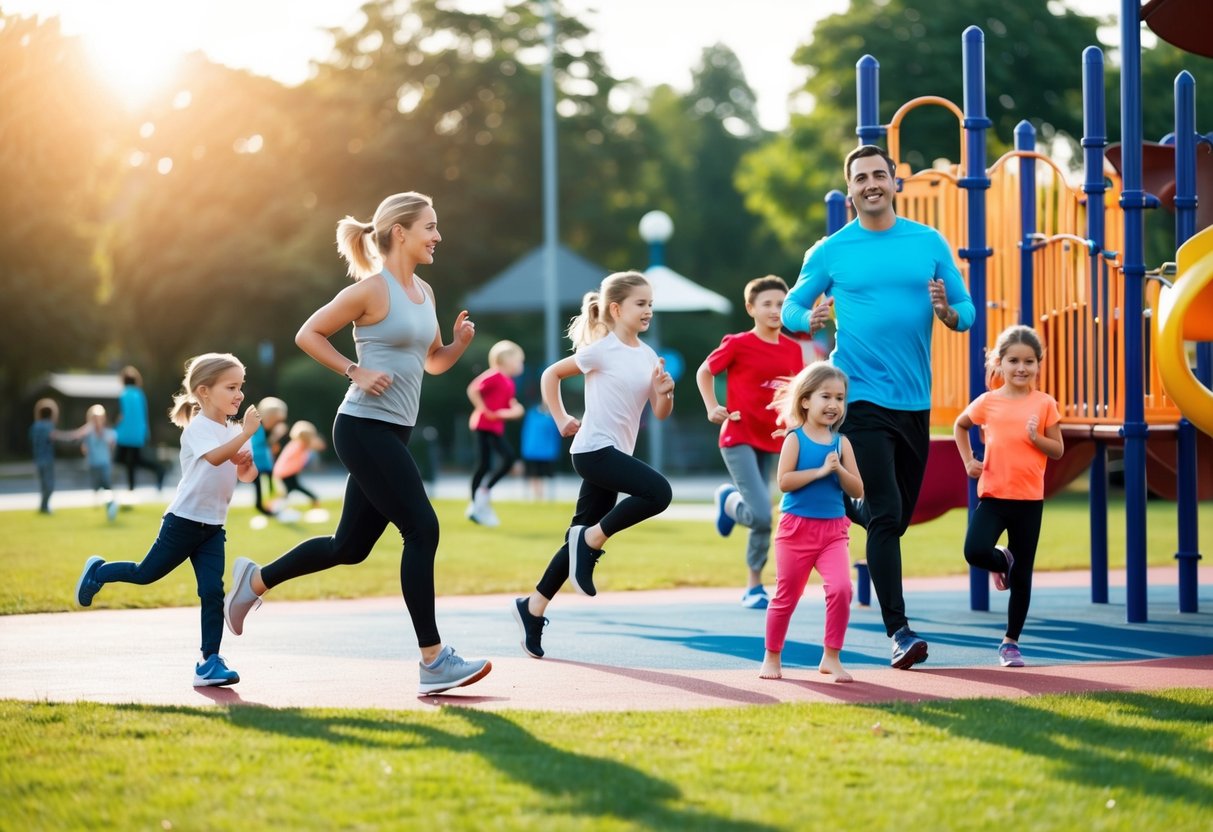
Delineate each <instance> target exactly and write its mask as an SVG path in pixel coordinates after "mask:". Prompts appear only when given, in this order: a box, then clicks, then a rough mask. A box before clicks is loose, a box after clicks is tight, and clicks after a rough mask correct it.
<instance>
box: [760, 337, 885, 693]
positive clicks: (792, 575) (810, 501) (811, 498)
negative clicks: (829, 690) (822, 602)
mask: <svg viewBox="0 0 1213 832" xmlns="http://www.w3.org/2000/svg"><path fill="white" fill-rule="evenodd" d="M775 401H776V404H777V405H778V406H779V407H780V409H781V411H782V414H783V424H785V425H786V426H787V433H786V435H785V436H784V440H783V448H782V450H781V451H780V452H779V469H778V477H779V490H780V491H782V492H783V502H782V503H780V511H781V512H782V516H781V517H780V518H779V528H778V531H776V533H775V570H776V583H775V598H774V599H773V600H772V601H771V605H770V606H769V607H768V608H767V636H766V657H765V658H764V659H763V661H762V671H761V672H760V673H759V676H761V677H762V678H763V679H779V678H782V676H783V672H782V666H781V664H780V658H779V657H780V653H782V652H783V642H784V639H785V638H786V637H787V634H788V623H789V622H790V620H791V618H792V613H793V612H795V611H796V604H797V603H799V602H800V596H801V595H803V594H804V588H805V585H806V584H807V583H808V581H809V572H810V571H811V570H812V569H814V568H816V569H817V572H818V574H820V575H821V577H822V580H823V582H824V583H825V594H826V628H825V630H826V632H825V642H824V647H825V649H824V652H823V655H822V659H821V664H820V665H818V667H817V669H818V670H819V671H820V672H822V673H825V674H827V675H830V676H833V677H834V681H836V682H850V681H852V679H851V674H849V673H847V671H846V669H845V668H843V666H842V662H841V661H839V658H838V653H839V651H840V650H842V642H843V638H844V637H845V636H846V632H847V622H848V621H849V620H850V617H851V578H850V566H851V560H850V557H849V555H848V549H847V544H848V535H847V529H848V528H849V527H850V525H851V521H849V520H848V519H847V518H846V515H845V513H844V512H843V503H842V494H843V492H844V491H845V492H846V493H847V495H848V496H850V497H851V498H852V499H855V500H858V499H861V498H862V497H863V480H861V479H860V478H859V471H858V469H857V468H856V467H855V454H854V453H853V452H852V450H851V443H850V442H849V441H847V438H846V437H845V436H842V435H840V434H839V433H838V426H839V425H840V424H842V419H843V416H845V415H846V409H847V376H846V373H844V372H843V371H842V370H839V369H838V368H836V367H833V366H831V365H830V364H828V363H826V362H824V361H818V362H815V363H813V364H810V365H809V366H807V367H805V368H804V369H803V370H801V371H800V373H799V374H797V376H796V377H795V378H794V379H793V380H792V382H791V383H790V384H788V385H787V386H786V387H784V388H783V389H782V390H780V391H779V393H777V394H776V399H775Z"/></svg>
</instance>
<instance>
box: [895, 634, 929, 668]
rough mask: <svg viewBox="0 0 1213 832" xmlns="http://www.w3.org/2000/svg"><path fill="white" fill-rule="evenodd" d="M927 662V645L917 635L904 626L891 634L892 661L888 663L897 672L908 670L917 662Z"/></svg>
mask: <svg viewBox="0 0 1213 832" xmlns="http://www.w3.org/2000/svg"><path fill="white" fill-rule="evenodd" d="M926 660H927V643H926V642H925V641H923V640H922V639H920V638H919V637H918V634H917V633H915V632H914V631H913V630H911V629H910V628H909V626H908V625H907V626H904V627H902V628H901V629H900V630H898V631H897V632H895V633H893V660H892V661H891V662H890V664H891V665H893V667H895V668H897V669H898V670H909V669H910V668H911V667H913V666H914V665H916V664H918V663H919V662H925V661H926Z"/></svg>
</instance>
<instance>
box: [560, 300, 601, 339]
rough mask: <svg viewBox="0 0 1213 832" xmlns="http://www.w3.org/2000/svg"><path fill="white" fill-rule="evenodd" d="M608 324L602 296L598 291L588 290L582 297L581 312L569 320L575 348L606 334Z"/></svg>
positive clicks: (569, 333)
mask: <svg viewBox="0 0 1213 832" xmlns="http://www.w3.org/2000/svg"><path fill="white" fill-rule="evenodd" d="M606 330H607V325H606V323H605V322H604V321H603V320H602V296H601V295H599V294H598V293H597V292H586V293H585V297H584V298H582V299H581V314H579V315H578V316H577V317H575V318H573V320H572V321H570V322H569V330H568V335H569V340H570V341H572V342H573V349H577V348H579V347H584V346H585V345H586V344H590V343H592V342H594V341H597V340H598V339H599V338H601V337H602V336H603V335H606Z"/></svg>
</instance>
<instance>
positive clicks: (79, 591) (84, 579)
mask: <svg viewBox="0 0 1213 832" xmlns="http://www.w3.org/2000/svg"><path fill="white" fill-rule="evenodd" d="M103 563H105V561H104V560H103V559H102V558H100V557H98V556H97V555H93V556H92V557H91V558H89V559H88V560H86V561H85V562H84V571H82V572H81V573H80V578H79V579H78V580H77V581H76V603H77V604H79V605H80V606H82V607H87V606H90V605H92V603H93V596H94V595H96V594H97V593H98V592H100V591H101V584H100V583H98V582H97V580H96V578H94V577H93V576H94V575H96V574H97V569H98V568H99V567H100V566H101V564H103Z"/></svg>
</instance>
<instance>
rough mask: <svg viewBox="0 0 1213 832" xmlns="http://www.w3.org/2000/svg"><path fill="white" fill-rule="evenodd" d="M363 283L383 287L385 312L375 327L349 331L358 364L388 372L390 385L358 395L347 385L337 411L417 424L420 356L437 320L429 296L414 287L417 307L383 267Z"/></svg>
mask: <svg viewBox="0 0 1213 832" xmlns="http://www.w3.org/2000/svg"><path fill="white" fill-rule="evenodd" d="M366 279H367V280H375V279H381V280H383V281H384V282H385V283H386V284H387V292H388V311H387V315H385V316H384V318H383V320H382V321H379V322H378V323H374V324H370V325H369V326H355V327H354V346H355V348H356V349H357V351H358V366H360V367H366V368H367V369H368V370H379V371H380V372H383V373H391V375H392V383H391V384H389V385H388V388H387V390H385V391H384V393H383V395H382V396H372V395H371V394H370V393H364V392H363V391H362V390H361V389H360V388H359V387H358V385H356V384H351V385H350V388H349V390H347V391H346V394H345V401H343V402H342V403H341V406H340V407H338V408H337V412H338V413H345V414H347V415H349V416H361V417H363V418H365V419H378V420H379V421H381V422H391V423H392V424H395V425H406V426H409V427H411V426H413V425H416V424H417V409H418V406H419V405H420V403H421V379H422V377H424V375H425V357H426V355H427V354H428V353H429V351H430V344H432V343H434V336H435V335H437V334H438V316H437V314H436V313H435V312H434V304H433V303H431V302H430V295H429V292H427V291H425V289H424V288H423V287H422V286H421V285H420V284H418V286H417V288H418V289H419V290H420V291H421V294H422V295H423V297H422V300H421V303H417V302H416V301H414V300H413V299H412V298H410V297H409V296H408V293H407V292H405V291H404V287H403V286H401V285H400V281H398V280H396V278H394V277H393V276H392V275H391V273H390V272H388V270H387V269H384V270H383V271H382V272H381V273H379V274H377V275H374V276H372V277H368V278H366Z"/></svg>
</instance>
